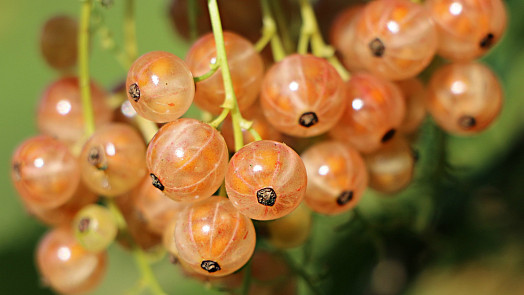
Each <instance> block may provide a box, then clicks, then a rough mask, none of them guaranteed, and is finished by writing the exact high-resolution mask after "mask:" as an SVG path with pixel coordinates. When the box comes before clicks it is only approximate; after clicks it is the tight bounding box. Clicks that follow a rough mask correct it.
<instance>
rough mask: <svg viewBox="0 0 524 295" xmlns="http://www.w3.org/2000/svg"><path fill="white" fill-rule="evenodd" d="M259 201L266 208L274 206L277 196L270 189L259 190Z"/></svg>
mask: <svg viewBox="0 0 524 295" xmlns="http://www.w3.org/2000/svg"><path fill="white" fill-rule="evenodd" d="M257 200H258V203H259V204H262V205H264V206H273V205H275V201H276V200H277V194H276V193H275V191H274V190H273V189H272V188H270V187H266V188H263V189H259V190H258V191H257Z"/></svg>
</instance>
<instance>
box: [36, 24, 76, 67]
mask: <svg viewBox="0 0 524 295" xmlns="http://www.w3.org/2000/svg"><path fill="white" fill-rule="evenodd" d="M77 34H78V23H77V21H76V19H74V18H72V17H70V16H67V15H57V16H54V17H52V18H50V19H48V20H47V21H46V23H45V24H44V27H43V28H42V32H41V33H40V51H41V52H42V55H43V56H44V60H45V61H46V62H47V64H48V65H50V66H51V67H53V68H55V69H57V70H68V69H70V68H71V67H73V66H74V65H75V64H76V60H77V51H78V50H77V42H78V40H77V39H78V37H77Z"/></svg>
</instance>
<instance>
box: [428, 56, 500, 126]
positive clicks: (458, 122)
mask: <svg viewBox="0 0 524 295" xmlns="http://www.w3.org/2000/svg"><path fill="white" fill-rule="evenodd" d="M502 102H503V94H502V89H501V86H500V82H499V81H498V79H497V77H496V76H495V74H493V72H492V71H491V70H490V69H489V68H488V67H486V66H485V65H483V64H480V63H477V62H469V63H457V64H449V65H446V66H443V67H441V68H440V69H438V70H437V71H436V72H434V73H433V76H432V77H431V80H430V82H429V86H428V98H427V103H426V104H427V108H428V111H429V112H430V113H431V115H432V117H433V118H434V119H435V121H436V122H437V124H438V125H439V126H440V127H442V128H443V129H445V130H446V131H448V132H450V133H453V134H461V135H467V134H474V133H478V132H480V131H482V130H484V129H486V128H488V127H489V126H490V124H491V123H492V122H493V121H494V120H495V118H496V117H497V116H498V114H499V112H500V109H501V108H502Z"/></svg>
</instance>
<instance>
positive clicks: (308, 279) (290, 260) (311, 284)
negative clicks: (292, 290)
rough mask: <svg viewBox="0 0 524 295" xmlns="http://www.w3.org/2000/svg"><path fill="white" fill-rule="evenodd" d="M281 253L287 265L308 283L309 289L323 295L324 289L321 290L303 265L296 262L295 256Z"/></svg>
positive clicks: (316, 294) (317, 294)
mask: <svg viewBox="0 0 524 295" xmlns="http://www.w3.org/2000/svg"><path fill="white" fill-rule="evenodd" d="M280 254H281V255H282V257H283V258H284V259H285V260H286V262H287V265H288V266H289V268H291V270H292V271H293V273H295V274H297V275H298V276H299V277H300V278H302V280H303V281H304V282H305V283H306V284H307V285H308V287H309V289H310V290H311V291H312V292H313V294H315V295H322V291H320V289H319V288H318V287H317V286H316V285H315V283H314V282H313V279H312V278H311V277H310V276H309V275H308V274H307V273H306V272H305V271H304V269H303V268H302V267H300V266H298V265H297V264H296V263H295V261H294V260H293V258H291V256H289V254H287V253H285V252H280Z"/></svg>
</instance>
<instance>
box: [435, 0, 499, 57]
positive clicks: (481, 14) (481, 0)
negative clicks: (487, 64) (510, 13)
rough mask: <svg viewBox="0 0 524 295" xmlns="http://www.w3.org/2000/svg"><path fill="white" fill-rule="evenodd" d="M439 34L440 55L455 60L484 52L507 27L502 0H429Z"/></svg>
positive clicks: (497, 39)
mask: <svg viewBox="0 0 524 295" xmlns="http://www.w3.org/2000/svg"><path fill="white" fill-rule="evenodd" d="M425 5H426V7H427V9H428V11H429V13H430V14H431V17H432V18H433V20H434V21H435V25H436V27H437V31H438V35H439V45H438V54H439V55H441V56H443V57H445V58H448V59H451V60H455V61H461V60H462V61H465V60H472V59H475V58H478V57H480V56H482V55H484V54H485V53H486V52H487V51H488V50H489V49H490V48H491V47H492V46H493V45H494V44H496V43H497V42H498V41H499V40H500V38H501V37H502V35H503V33H504V31H505V30H506V22H507V16H506V9H505V7H504V1H501V0H428V1H426V3H425Z"/></svg>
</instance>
